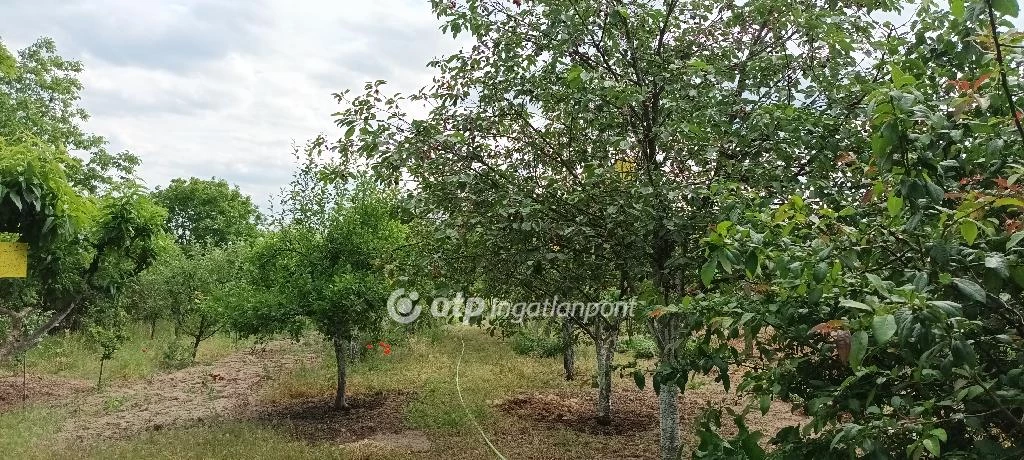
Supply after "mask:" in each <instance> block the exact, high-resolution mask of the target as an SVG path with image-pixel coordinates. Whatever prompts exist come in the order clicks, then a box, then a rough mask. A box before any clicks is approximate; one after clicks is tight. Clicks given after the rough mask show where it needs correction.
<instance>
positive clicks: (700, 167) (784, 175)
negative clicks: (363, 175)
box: [334, 0, 884, 458]
mask: <svg viewBox="0 0 1024 460" xmlns="http://www.w3.org/2000/svg"><path fill="white" fill-rule="evenodd" d="M432 5H433V7H434V10H435V12H436V13H437V15H438V16H439V17H440V18H441V19H442V21H444V26H443V30H445V31H447V32H450V33H451V34H452V35H455V36H460V35H463V34H468V35H470V38H471V41H472V45H471V46H468V47H466V48H465V49H464V50H463V51H461V52H459V53H457V54H454V55H452V56H448V57H445V58H442V59H438V60H436V61H434V62H431V63H430V66H431V67H433V68H435V69H436V70H437V72H438V73H439V75H438V77H437V78H436V79H435V80H434V83H433V85H432V86H430V87H429V88H427V89H426V90H424V91H422V92H420V93H417V94H414V95H413V96H410V97H408V98H403V97H398V96H394V97H388V96H385V95H383V94H382V91H381V86H382V84H381V83H380V82H377V83H371V84H368V85H367V86H366V88H365V92H363V93H362V94H359V95H356V96H354V97H353V96H350V95H348V93H341V94H339V95H338V96H337V97H338V99H339V100H340V101H342V102H343V103H345V105H346V109H344V110H342V111H341V112H339V114H338V117H337V123H338V125H339V126H340V127H341V128H343V129H344V130H345V131H344V135H343V136H341V138H340V139H339V141H338V143H337V145H336V146H335V147H334V149H335V150H337V151H338V152H340V153H341V154H342V155H351V156H356V157H360V158H364V159H367V160H368V162H369V164H370V165H371V167H372V168H373V169H374V171H375V172H376V173H378V175H380V176H382V177H384V178H385V180H386V181H392V182H393V181H399V180H407V181H408V189H410V190H411V192H410V195H413V196H414V197H415V200H414V202H415V203H416V204H418V205H419V206H421V208H420V215H421V216H430V218H432V219H439V220H438V221H439V223H440V224H441V225H443V226H445V227H446V229H447V230H448V232H449V234H450V235H452V236H459V237H462V236H466V237H467V238H475V237H477V236H476V233H479V232H484V233H490V234H492V235H494V239H493V240H489V241H488V244H491V245H493V246H492V247H496V248H506V247H508V246H503V245H502V244H499V243H498V241H501V237H500V236H498V232H499V230H503V229H495V228H493V226H491V225H490V224H491V222H495V221H497V222H506V223H507V224H508V225H509V226H512V225H517V226H518V228H512V230H519V231H521V229H522V228H523V227H524V226H525V228H526V229H528V230H535V231H536V233H537V234H538V236H537V238H538V239H540V240H542V241H544V242H545V245H543V246H542V245H540V244H534V245H532V246H531V245H513V246H511V248H512V251H511V252H518V253H520V254H522V255H523V256H524V257H530V258H532V260H533V261H534V262H535V263H536V264H537V265H545V264H547V263H548V261H549V259H550V255H551V253H552V251H549V250H547V248H550V247H551V246H549V245H551V244H552V241H557V243H555V245H557V246H558V247H560V248H565V251H566V252H565V253H566V254H569V255H570V257H571V258H581V257H582V258H583V260H588V261H589V260H594V261H599V262H601V263H603V264H604V265H605V266H606V267H610V269H609V273H607V274H606V276H605V277H598V278H596V279H598V280H601V281H599V282H597V283H594V284H590V283H587V282H586V281H585V280H584V281H582V282H580V283H579V284H572V285H570V286H569V287H570V288H572V289H577V290H578V292H579V293H577V294H575V295H587V294H589V295H593V293H595V292H604V291H605V290H606V289H609V288H611V289H618V290H619V292H620V293H621V295H624V296H638V295H645V296H646V298H648V299H651V300H656V301H657V303H658V304H659V305H660V306H662V307H669V306H670V305H671V304H672V301H674V300H678V299H681V298H683V297H685V296H686V295H687V294H688V293H691V292H700V291H702V290H706V289H708V284H710V278H714V277H715V274H716V273H715V272H716V271H717V270H718V267H719V266H721V267H722V270H723V271H731V270H732V269H733V267H735V266H739V265H742V264H741V263H740V261H739V260H736V259H735V258H734V255H733V254H731V253H729V252H722V253H717V254H714V258H713V259H709V258H706V257H705V255H704V254H703V253H702V251H701V249H702V244H701V242H702V240H703V238H704V237H705V236H706V232H707V229H708V227H709V226H714V225H715V224H716V223H717V222H719V221H720V220H721V219H720V215H721V213H722V211H723V206H722V205H723V203H722V202H721V201H719V198H720V197H719V196H718V195H717V193H719V190H718V187H717V185H724V184H731V183H737V182H738V183H741V184H743V186H744V187H747V189H749V190H755V191H757V192H758V193H762V194H764V195H768V196H773V197H776V196H780V195H781V196H787V195H788V194H789V193H790V192H791V191H793V190H794V189H795V188H796V187H797V186H798V184H799V183H800V182H801V181H802V180H806V179H807V178H808V177H818V176H817V175H820V174H822V171H827V170H829V169H831V168H833V167H834V159H835V158H836V156H837V155H838V153H839V152H840V151H842V150H843V148H844V145H843V142H844V141H845V139H847V138H848V137H851V136H855V135H859V131H858V128H857V126H856V125H854V124H851V123H850V120H851V114H850V111H849V110H848V106H849V105H850V104H856V103H857V102H859V101H860V100H862V99H863V97H864V95H863V94H862V93H861V92H859V91H858V90H857V89H858V88H857V85H856V84H855V82H856V81H861V80H871V79H872V78H873V75H871V72H870V71H869V70H868V69H864V68H862V67H860V66H858V54H857V53H856V50H857V49H858V47H860V49H864V48H865V46H866V45H865V43H866V42H868V41H869V40H871V39H873V36H872V33H873V30H872V29H871V28H870V27H868V25H869V24H871V23H872V22H873V19H871V17H870V14H871V13H872V11H873V10H872V8H873V7H872V8H865V7H862V6H859V5H857V6H854V5H852V3H851V4H846V3H842V2H839V3H837V2H826V3H821V2H809V1H802V2H796V3H793V2H789V3H780V2H777V1H773V0H764V1H751V2H744V4H742V5H736V4H733V3H722V4H714V3H708V2H694V1H676V0H668V1H664V2H650V1H622V2H605V1H576V0H545V1H535V2H508V1H503V0H483V1H470V2H448V1H442V0H436V1H433V2H432ZM879 6H884V5H879ZM406 103H414V104H420V103H426V104H427V105H428V106H430V107H431V110H430V112H429V114H427V115H426V116H422V117H417V118H413V117H410V116H408V114H407V113H406V112H405V110H404V107H403V105H404V104H406ZM505 241H509V239H508V238H505ZM484 246H487V244H485V245H484ZM720 256H721V257H720ZM605 280H615V281H614V282H613V283H611V285H610V286H608V285H607V284H605V283H604V282H603V281H605ZM706 280H707V281H706ZM644 286H649V289H651V290H653V291H655V292H657V295H647V293H645V292H643V291H644V289H645V288H644ZM664 311H666V313H665V314H664V315H663V316H662V317H659V318H658V320H657V321H653V320H652V321H649V326H650V328H651V329H652V334H653V335H654V336H655V337H657V338H658V340H657V343H658V344H659V354H660V356H659V360H661V361H663V362H665V363H676V362H684V363H685V362H688V361H687V360H683V361H679V360H677V359H676V357H675V356H672V354H671V352H672V350H679V349H685V348H686V347H682V346H679V345H680V343H685V342H689V341H690V340H691V339H692V337H691V336H688V335H686V334H682V335H680V332H681V331H684V330H688V328H680V327H676V325H677V324H678V323H680V322H683V321H684V318H681V317H680V315H679V314H677V313H675V312H673V311H671V309H665V310H664ZM598 325H600V327H601V328H603V329H604V328H605V326H611V327H612V328H614V326H612V325H610V324H604V323H602V322H600V321H599V322H598ZM601 332H602V333H603V332H604V330H602V331H601ZM609 332H610V331H609ZM616 333H617V332H616ZM697 371H698V369H696V368H695V369H674V368H672V366H671V365H670V364H667V365H666V366H664V367H660V368H659V370H658V372H656V373H655V376H654V377H655V380H656V381H657V383H658V385H657V387H658V390H659V391H660V392H669V393H670V396H666V397H663V398H661V402H662V414H663V417H662V423H663V425H664V429H663V432H664V433H668V435H667V436H666V437H665V438H663V444H662V457H663V458H675V457H676V456H677V455H678V452H679V451H680V446H679V444H678V419H677V418H676V417H675V416H674V414H676V413H677V412H678V411H677V409H676V407H675V406H676V404H677V400H678V398H675V397H671V394H672V393H674V392H677V391H680V390H681V389H682V387H680V386H679V383H680V382H684V381H685V378H684V377H683V376H686V375H689V374H690V373H692V372H697Z"/></svg>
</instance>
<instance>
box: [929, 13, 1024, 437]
mask: <svg viewBox="0 0 1024 460" xmlns="http://www.w3.org/2000/svg"><path fill="white" fill-rule="evenodd" d="M992 9H993V10H996V11H998V12H1000V13H1002V14H1005V15H1007V16H1011V17H1017V14H1018V13H1019V12H1020V8H1019V7H1018V6H1017V0H992ZM936 455H937V454H936Z"/></svg>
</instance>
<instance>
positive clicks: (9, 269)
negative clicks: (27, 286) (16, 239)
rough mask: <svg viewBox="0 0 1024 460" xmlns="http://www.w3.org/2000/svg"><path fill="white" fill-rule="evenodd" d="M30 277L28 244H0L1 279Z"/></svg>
mask: <svg viewBox="0 0 1024 460" xmlns="http://www.w3.org/2000/svg"><path fill="white" fill-rule="evenodd" d="M27 276H28V244H25V243H0V278H25V277H27Z"/></svg>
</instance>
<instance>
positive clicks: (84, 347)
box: [4, 323, 250, 382]
mask: <svg viewBox="0 0 1024 460" xmlns="http://www.w3.org/2000/svg"><path fill="white" fill-rule="evenodd" d="M174 340H175V339H174V333H173V327H172V326H171V325H170V324H166V323H161V324H158V327H157V330H156V334H155V335H154V337H153V338H152V339H150V327H149V325H146V324H135V325H132V326H130V327H129V330H128V340H127V341H126V342H125V343H124V344H123V345H122V346H121V348H120V349H119V350H118V351H117V353H115V354H114V357H113V358H112V359H111V360H109V361H107V362H106V363H104V366H103V375H104V377H103V380H104V382H116V381H131V380H142V379H146V378H148V377H151V376H153V375H155V374H157V373H159V372H162V371H165V370H168V367H169V365H168V363H166V362H165V360H164V356H163V355H164V351H165V350H166V349H167V348H168V346H169V345H170V344H171V343H172V342H174ZM182 340H186V339H185V338H182ZM249 344H250V343H249V342H248V341H237V340H235V339H233V338H231V337H230V336H228V335H226V334H217V335H215V336H213V337H211V338H209V339H207V340H206V341H204V342H203V343H202V344H201V345H200V347H199V354H198V355H197V356H196V363H199V364H208V363H211V362H213V361H216V360H218V359H220V358H223V357H225V356H227V355H229V354H231V353H232V352H235V351H237V350H240V349H243V348H245V347H246V346H248V345H249ZM26 359H27V362H26V367H27V371H28V372H29V373H33V374H45V375H56V376H60V377H64V378H73V379H83V380H96V378H97V377H98V376H99V369H100V350H99V347H97V346H96V344H95V343H93V342H92V341H90V340H89V339H88V337H87V336H86V335H85V334H84V333H81V332H68V331H65V332H60V333H57V334H54V335H52V336H50V337H47V338H46V339H44V340H43V341H42V343H40V344H39V346H37V347H35V348H33V349H32V350H29V352H28V353H26ZM5 367H6V369H4V371H5V372H7V373H9V374H13V373H17V372H20V371H21V369H20V367H19V366H18V365H16V364H13V363H8V364H7V365H6V366H5Z"/></svg>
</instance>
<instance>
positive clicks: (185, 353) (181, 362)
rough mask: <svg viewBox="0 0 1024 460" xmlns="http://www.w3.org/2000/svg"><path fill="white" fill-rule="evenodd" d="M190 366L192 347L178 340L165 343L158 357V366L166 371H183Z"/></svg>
mask: <svg viewBox="0 0 1024 460" xmlns="http://www.w3.org/2000/svg"><path fill="white" fill-rule="evenodd" d="M190 364H192V347H191V346H189V345H188V344H187V343H185V342H182V341H180V340H172V341H170V342H168V343H167V346H166V347H165V348H164V351H163V353H162V354H161V355H160V365H161V366H162V367H164V368H167V369H184V368H186V367H188V366H189V365H190Z"/></svg>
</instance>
